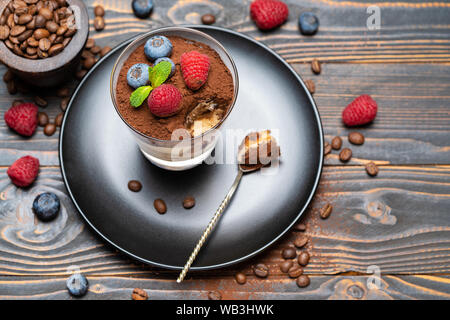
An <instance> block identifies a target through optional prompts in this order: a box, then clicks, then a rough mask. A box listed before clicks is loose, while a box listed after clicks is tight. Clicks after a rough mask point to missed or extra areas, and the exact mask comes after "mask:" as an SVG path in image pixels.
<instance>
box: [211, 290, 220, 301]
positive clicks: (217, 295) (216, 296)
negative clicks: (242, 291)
mask: <svg viewBox="0 0 450 320" xmlns="http://www.w3.org/2000/svg"><path fill="white" fill-rule="evenodd" d="M208 299H209V300H222V295H221V294H220V292H219V291H210V292H208Z"/></svg>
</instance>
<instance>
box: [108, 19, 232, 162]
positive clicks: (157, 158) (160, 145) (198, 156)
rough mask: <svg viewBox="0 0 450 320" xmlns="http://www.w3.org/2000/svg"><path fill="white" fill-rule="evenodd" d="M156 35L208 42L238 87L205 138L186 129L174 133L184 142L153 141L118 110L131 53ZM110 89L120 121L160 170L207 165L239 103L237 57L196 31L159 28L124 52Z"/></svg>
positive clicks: (138, 39) (113, 73) (140, 38)
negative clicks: (221, 130) (120, 83)
mask: <svg viewBox="0 0 450 320" xmlns="http://www.w3.org/2000/svg"><path fill="white" fill-rule="evenodd" d="M155 35H163V36H178V37H182V38H185V39H189V40H194V41H198V42H201V43H204V44H206V45H208V46H210V47H211V48H212V49H214V50H215V51H216V52H217V53H218V54H219V56H220V57H221V59H222V61H223V63H224V64H225V65H226V66H227V68H228V69H229V70H230V72H231V76H232V78H233V84H234V94H233V100H232V101H231V104H230V106H229V107H228V110H227V112H226V114H225V115H224V116H223V118H222V120H221V121H220V122H219V123H217V124H216V125H215V126H214V127H212V128H211V129H209V130H207V131H205V132H204V133H203V134H201V135H198V136H195V137H193V138H192V137H191V136H190V135H188V134H187V131H185V130H183V131H178V132H179V134H178V132H177V131H176V132H175V133H174V134H173V136H174V135H175V136H177V137H179V138H180V139H181V140H177V141H174V140H161V139H157V138H153V137H150V136H147V135H145V134H143V133H141V132H139V131H137V130H136V129H134V128H133V127H132V126H131V125H130V124H128V123H127V122H126V120H125V119H124V118H123V117H122V115H121V114H120V112H119V110H118V108H117V102H116V86H117V81H118V78H119V74H120V70H121V69H122V66H123V64H124V63H125V61H126V60H127V59H128V57H129V56H130V54H131V53H132V52H134V50H136V48H137V47H139V46H140V45H142V44H144V43H145V42H146V41H147V40H148V39H149V38H150V37H152V36H155ZM110 88H111V98H112V102H113V105H114V108H115V109H116V111H117V114H118V115H119V116H120V118H121V119H122V120H123V121H124V122H125V124H126V125H127V126H128V128H129V129H130V130H131V132H132V134H133V136H134V138H135V140H136V143H137V144H138V146H139V148H140V150H141V151H142V153H143V154H144V156H145V157H146V158H147V159H148V160H150V161H151V162H152V163H153V164H155V165H156V166H158V167H161V168H164V169H167V170H172V171H181V170H187V169H190V168H193V167H195V166H197V165H199V164H200V163H202V162H203V160H205V159H206V158H207V157H209V155H210V154H211V152H212V151H213V150H214V148H215V146H216V143H217V140H218V139H217V130H218V129H219V128H220V127H221V125H222V124H223V123H224V121H225V120H226V119H227V117H228V115H229V114H230V112H231V111H232V110H233V107H234V104H235V102H236V99H237V94H238V90H239V78H238V72H237V69H236V65H235V63H234V61H233V58H232V57H231V55H230V54H229V53H228V52H227V50H226V49H225V48H224V47H223V46H222V45H221V44H220V43H219V42H218V41H217V40H215V39H214V38H213V37H211V36H209V35H207V34H206V33H204V32H201V31H198V30H195V29H190V28H185V27H164V28H159V29H155V30H153V31H150V32H147V33H145V34H143V35H141V36H139V37H138V38H136V39H135V40H134V41H133V42H131V43H130V44H129V45H128V46H127V47H126V48H125V49H124V50H123V52H122V53H121V55H120V56H119V58H118V59H117V61H116V63H115V65H114V68H113V70H112V73H111V84H110Z"/></svg>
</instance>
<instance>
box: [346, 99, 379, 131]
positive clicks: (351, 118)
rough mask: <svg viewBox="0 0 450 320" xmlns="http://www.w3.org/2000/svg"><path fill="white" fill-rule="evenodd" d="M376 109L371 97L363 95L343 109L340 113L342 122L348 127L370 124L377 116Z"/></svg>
mask: <svg viewBox="0 0 450 320" xmlns="http://www.w3.org/2000/svg"><path fill="white" fill-rule="evenodd" d="M377 109H378V107H377V103H376V102H375V100H373V99H372V97H371V96H369V95H367V94H363V95H361V96H359V97H358V98H356V99H355V100H353V101H352V102H351V103H350V104H349V105H348V106H347V107H345V109H344V111H342V121H343V122H344V124H345V125H347V126H349V127H352V126H359V125H362V124H366V123H369V122H372V121H373V120H374V119H375V117H376V115H377Z"/></svg>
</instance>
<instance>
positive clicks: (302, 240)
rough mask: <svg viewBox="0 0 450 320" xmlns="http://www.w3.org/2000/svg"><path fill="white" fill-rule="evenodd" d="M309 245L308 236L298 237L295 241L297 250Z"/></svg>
mask: <svg viewBox="0 0 450 320" xmlns="http://www.w3.org/2000/svg"><path fill="white" fill-rule="evenodd" d="M307 243H308V237H307V236H303V235H301V236H297V238H295V240H294V246H296V247H297V248H303V247H304V246H305V245H306V244H307Z"/></svg>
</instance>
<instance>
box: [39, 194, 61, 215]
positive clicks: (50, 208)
mask: <svg viewBox="0 0 450 320" xmlns="http://www.w3.org/2000/svg"><path fill="white" fill-rule="evenodd" d="M59 208H60V203H59V198H58V196H57V195H56V194H54V193H51V192H45V193H41V194H40V195H38V196H37V197H36V198H35V199H34V201H33V211H34V213H35V214H36V216H37V217H38V219H39V220H42V221H50V220H53V219H55V217H56V216H57V215H58V212H59Z"/></svg>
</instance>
